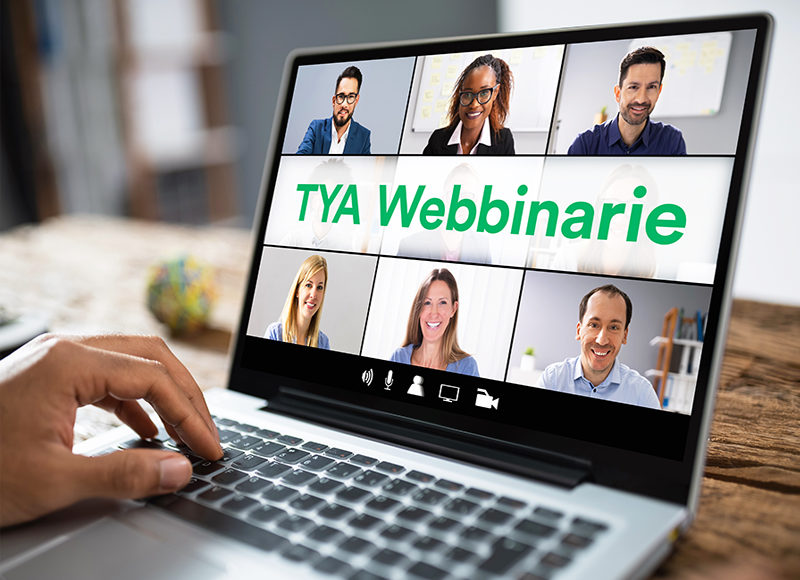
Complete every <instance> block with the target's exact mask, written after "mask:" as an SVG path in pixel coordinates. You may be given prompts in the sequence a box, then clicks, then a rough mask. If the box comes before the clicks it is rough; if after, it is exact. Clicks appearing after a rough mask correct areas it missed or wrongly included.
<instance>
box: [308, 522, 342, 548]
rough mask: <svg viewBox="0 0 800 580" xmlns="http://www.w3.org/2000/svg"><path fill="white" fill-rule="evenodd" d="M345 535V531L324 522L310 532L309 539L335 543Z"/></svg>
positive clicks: (322, 542) (320, 542) (321, 542)
mask: <svg viewBox="0 0 800 580" xmlns="http://www.w3.org/2000/svg"><path fill="white" fill-rule="evenodd" d="M343 537H344V532H342V531H341V530H337V529H336V528H332V527H330V526H326V525H325V524H322V525H321V526H317V527H316V528H314V529H313V530H311V532H309V533H308V536H307V539H308V540H309V541H312V542H316V543H318V544H333V543H334V542H338V541H339V540H341V538H343Z"/></svg>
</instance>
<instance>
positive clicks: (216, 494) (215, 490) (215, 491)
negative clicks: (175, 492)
mask: <svg viewBox="0 0 800 580" xmlns="http://www.w3.org/2000/svg"><path fill="white" fill-rule="evenodd" d="M231 495H233V492H232V491H231V490H229V489H225V488H224V487H219V486H217V485H215V486H214V487H212V488H211V489H209V490H208V491H204V492H203V493H201V494H200V495H198V496H197V497H198V498H199V499H202V500H203V501H207V502H209V503H212V502H215V501H220V500H223V499H225V498H227V497H230V496H231Z"/></svg>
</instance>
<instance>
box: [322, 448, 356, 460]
mask: <svg viewBox="0 0 800 580" xmlns="http://www.w3.org/2000/svg"><path fill="white" fill-rule="evenodd" d="M325 455H327V456H328V457H334V458H336V459H347V458H348V457H350V456H351V455H352V453H351V452H350V451H346V450H344V449H339V448H337V447H331V448H329V449H326V450H325Z"/></svg>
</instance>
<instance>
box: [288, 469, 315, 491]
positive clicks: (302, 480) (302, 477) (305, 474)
mask: <svg viewBox="0 0 800 580" xmlns="http://www.w3.org/2000/svg"><path fill="white" fill-rule="evenodd" d="M315 479H317V476H316V475H314V474H313V473H311V472H309V471H305V470H304V469H295V470H294V471H292V472H291V473H287V474H286V475H284V476H283V479H281V481H283V482H284V483H287V484H289V485H295V486H297V487H301V486H303V485H307V484H308V483H309V482H311V481H314V480H315Z"/></svg>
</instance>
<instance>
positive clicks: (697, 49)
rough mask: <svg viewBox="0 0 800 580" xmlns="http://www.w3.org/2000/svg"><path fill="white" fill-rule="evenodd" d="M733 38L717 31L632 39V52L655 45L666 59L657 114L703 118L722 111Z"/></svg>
mask: <svg viewBox="0 0 800 580" xmlns="http://www.w3.org/2000/svg"><path fill="white" fill-rule="evenodd" d="M732 39H733V35H732V34H731V33H730V32H714V33H710V34H687V35H684V36H663V37H657V38H640V39H637V40H632V41H631V43H630V45H629V47H628V49H629V52H630V51H632V50H636V49H637V48H640V47H642V46H654V47H655V48H657V49H658V50H660V51H661V52H663V53H664V57H665V58H666V61H667V67H666V70H665V71H664V89H663V90H662V92H661V96H660V97H659V98H658V105H657V106H656V113H657V116H658V117H703V116H709V115H716V114H717V113H718V112H719V107H720V103H722V92H723V89H724V87H725V74H726V72H727V69H728V57H729V56H730V51H731V41H732ZM654 116H656V115H654Z"/></svg>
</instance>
